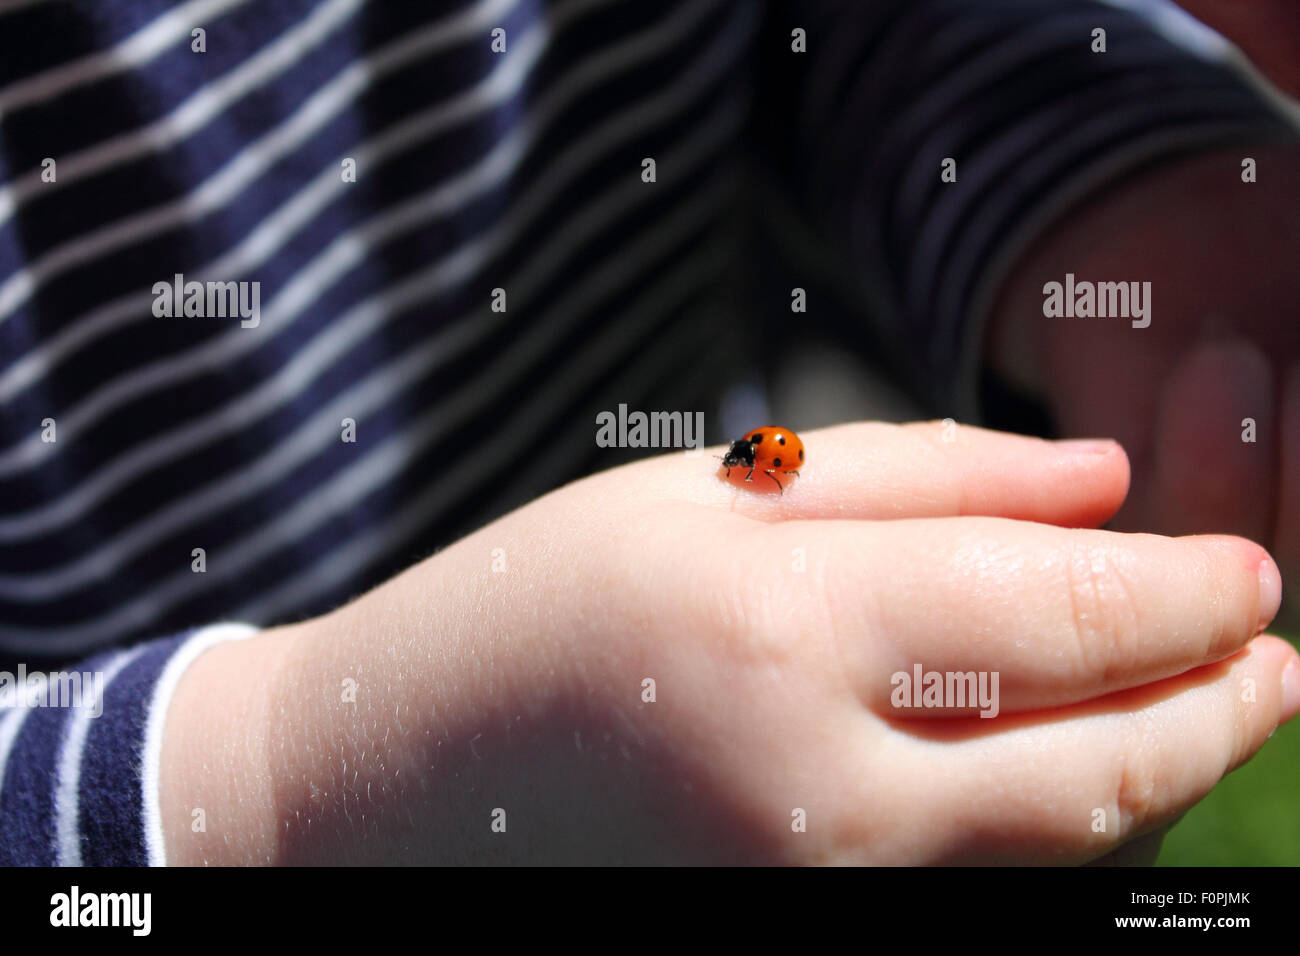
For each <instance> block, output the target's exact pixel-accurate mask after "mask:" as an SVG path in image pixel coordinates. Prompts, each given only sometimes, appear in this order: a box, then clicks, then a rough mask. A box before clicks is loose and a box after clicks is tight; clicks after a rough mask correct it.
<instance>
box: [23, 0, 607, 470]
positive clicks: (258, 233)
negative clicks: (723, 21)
mask: <svg viewBox="0 0 1300 956" xmlns="http://www.w3.org/2000/svg"><path fill="white" fill-rule="evenodd" d="M603 2H611V0H603ZM576 9H578V8H575V7H569V8H565V9H562V10H561V11H559V14H558V15H557V16H556V18H555V20H556V23H557V24H558V23H561V22H563V21H564V19H565V15H566V11H567V10H576ZM453 39H455V37H453ZM518 47H519V44H517V43H516V44H515V45H514V48H513V49H512V50H511V53H510V54H509V55H508V56H507V57H504V58H502V62H501V63H499V64H498V65H497V66H496V67H495V68H494V69H493V72H492V73H491V74H489V76H487V77H486V78H484V79H483V80H481V81H480V82H479V83H478V84H476V85H475V86H474V87H471V88H470V89H469V90H468V91H466V92H465V93H463V94H461V95H460V96H458V97H454V98H452V99H449V100H446V101H444V102H442V103H439V104H438V105H436V106H434V107H432V108H430V109H428V110H425V111H423V112H421V113H417V114H414V115H413V116H411V117H409V118H407V119H405V120H403V121H402V122H400V123H398V124H395V125H394V126H392V127H390V128H389V129H388V130H386V131H385V132H383V133H381V134H380V135H378V136H376V137H374V138H372V139H370V140H367V141H366V142H364V143H361V144H358V145H357V146H356V148H355V149H351V150H348V151H347V152H346V153H345V154H344V155H346V156H349V157H352V158H354V159H356V161H357V167H358V169H365V168H367V167H371V166H377V165H378V164H379V163H380V162H381V161H382V160H385V159H387V158H390V157H391V156H395V155H400V154H401V153H402V152H403V151H405V150H406V149H408V148H414V147H415V146H417V145H418V144H419V143H420V142H421V141H423V140H425V139H428V138H430V137H432V136H434V135H436V134H437V133H439V132H441V131H443V130H444V129H447V128H448V127H450V126H451V125H452V124H453V123H456V122H462V121H464V120H466V119H469V118H472V117H473V116H474V115H475V114H477V113H480V112H485V111H487V110H489V109H491V108H492V107H494V106H496V105H497V104H498V103H499V102H501V101H504V100H507V99H509V98H511V97H512V96H514V95H515V94H516V93H517V92H518V90H519V87H520V86H521V85H522V81H523V80H524V79H525V77H526V76H527V73H526V71H525V70H520V69H518V63H517V61H516V60H515V58H516V57H518V56H519V50H518ZM527 52H529V50H528V49H527V48H526V49H525V53H527ZM498 74H501V76H502V77H504V79H501V78H499V77H498ZM341 159H342V157H337V158H336V159H335V160H333V161H331V163H330V164H328V165H327V166H326V167H325V168H324V169H322V170H321V172H320V173H319V174H318V175H317V176H316V178H315V179H313V180H312V181H311V183H310V184H309V185H308V186H307V187H305V188H304V189H302V190H300V191H299V192H298V193H297V194H296V195H295V196H294V197H293V198H292V199H290V200H288V201H287V202H285V203H283V204H282V205H281V206H279V207H278V208H277V209H276V210H275V212H274V213H272V214H271V215H269V216H267V217H266V218H265V219H263V220H262V221H261V222H260V223H259V224H258V225H257V226H256V227H255V228H254V229H253V230H252V231H251V232H250V233H249V234H248V235H247V236H246V237H245V238H244V239H242V240H241V241H240V242H239V243H238V244H236V245H235V246H233V247H232V248H231V249H229V250H227V251H226V252H224V253H222V255H221V256H219V257H218V258H216V259H213V260H212V261H210V262H206V263H204V264H202V265H200V266H197V267H195V268H193V269H190V270H188V271H189V272H190V273H191V274H192V276H191V277H192V278H194V279H198V280H200V281H206V280H207V279H220V280H229V279H231V278H234V277H235V276H238V275H245V274H247V273H249V272H251V271H252V270H253V269H255V268H256V267H258V266H260V265H263V264H265V262H266V261H267V260H268V259H270V258H271V256H272V255H274V254H275V253H276V252H278V251H279V250H280V249H281V248H283V247H284V246H285V245H286V244H287V243H288V242H289V240H290V239H292V238H293V237H294V235H295V234H296V233H297V232H298V230H300V229H301V228H302V227H303V226H304V225H306V224H307V223H309V222H311V221H312V220H313V219H314V218H315V217H316V216H317V215H318V214H319V213H320V212H321V210H323V209H324V208H325V207H326V206H328V205H329V203H331V202H332V201H333V200H335V199H337V198H338V197H339V196H340V195H342V194H343V193H344V192H345V191H346V190H347V188H348V184H346V183H344V182H343V180H342V177H341V176H339V162H340V160H341ZM169 278H170V277H169ZM153 298H154V297H153V295H152V293H140V294H129V295H125V296H120V297H119V298H117V299H115V300H114V301H112V302H110V303H107V304H105V305H103V306H100V307H98V308H96V309H93V310H92V311H90V312H88V313H86V314H85V315H82V316H78V317H77V318H75V319H73V320H72V321H71V322H69V323H68V324H67V325H66V326H65V327H64V328H63V329H61V330H60V331H59V332H58V333H57V334H56V335H55V336H54V337H53V338H52V339H50V340H48V341H45V342H42V343H40V345H39V346H37V348H35V349H33V350H32V351H31V352H30V353H28V354H27V355H26V356H24V357H23V358H22V359H21V360H19V361H17V362H15V363H14V364H13V365H11V366H10V367H9V368H7V369H5V370H4V371H3V372H0V402H3V401H8V400H10V399H12V398H13V397H14V395H16V394H17V393H18V392H19V391H21V390H22V389H24V388H27V387H29V386H31V385H32V384H34V383H35V382H37V381H39V380H40V379H41V378H42V377H43V376H45V375H47V374H49V373H50V372H51V371H52V370H53V368H54V367H55V366H56V364H57V363H58V362H60V361H62V360H63V359H64V358H66V357H67V356H68V355H69V354H70V353H71V352H73V351H75V350H76V349H79V348H82V347H84V346H85V345H87V344H88V343H89V342H92V341H94V340H95V339H96V338H99V337H100V336H103V335H107V334H109V333H110V332H112V331H115V330H116V329H119V328H121V327H123V326H125V325H128V324H134V323H135V322H141V321H146V320H149V319H151V318H152V304H153ZM39 452H40V449H36V453H37V454H39ZM4 460H6V456H0V462H3V461H4ZM3 473H4V472H3V471H2V470H0V474H3Z"/></svg>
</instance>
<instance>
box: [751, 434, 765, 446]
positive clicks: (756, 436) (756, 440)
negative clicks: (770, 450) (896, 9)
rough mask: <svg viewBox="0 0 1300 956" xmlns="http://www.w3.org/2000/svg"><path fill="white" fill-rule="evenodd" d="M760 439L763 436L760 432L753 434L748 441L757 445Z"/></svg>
mask: <svg viewBox="0 0 1300 956" xmlns="http://www.w3.org/2000/svg"><path fill="white" fill-rule="evenodd" d="M762 440H763V436H762V435H761V434H758V435H755V436H754V437H753V438H751V439H750V440H749V441H750V443H751V444H754V445H757V444H758V443H759V442H761V441H762Z"/></svg>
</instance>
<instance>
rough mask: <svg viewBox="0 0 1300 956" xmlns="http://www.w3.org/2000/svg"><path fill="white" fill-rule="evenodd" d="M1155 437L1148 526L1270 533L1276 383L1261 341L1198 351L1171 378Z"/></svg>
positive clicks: (1262, 536) (1166, 530)
mask: <svg viewBox="0 0 1300 956" xmlns="http://www.w3.org/2000/svg"><path fill="white" fill-rule="evenodd" d="M1154 437H1155V450H1154V462H1153V465H1154V467H1153V472H1154V473H1153V481H1152V496H1151V499H1150V500H1151V502H1152V511H1153V519H1154V523H1152V524H1148V525H1147V526H1146V527H1145V528H1144V529H1143V530H1149V531H1158V532H1160V533H1163V534H1191V533H1194V532H1196V533H1202V532H1216V533H1221V534H1239V535H1241V536H1242V537H1246V538H1250V539H1252V540H1255V541H1266V540H1269V538H1268V535H1269V533H1270V532H1271V531H1272V530H1273V514H1272V510H1273V486H1274V476H1275V462H1274V447H1275V442H1274V441H1273V385H1272V371H1271V369H1270V366H1269V363H1268V360H1267V359H1266V358H1265V357H1264V354H1263V353H1262V352H1261V351H1260V350H1259V349H1258V348H1256V347H1255V346H1253V345H1250V344H1249V343H1246V342H1231V343H1219V344H1214V345H1208V346H1205V347H1203V348H1201V349H1199V350H1197V351H1196V352H1194V353H1193V354H1192V355H1191V356H1190V357H1189V358H1188V359H1187V360H1186V361H1184V362H1183V364H1182V365H1180V366H1179V367H1178V368H1177V369H1176V370H1175V371H1174V372H1173V374H1172V375H1171V376H1170V378H1169V379H1168V382H1167V384H1166V386H1165V389H1164V395H1163V397H1162V400H1161V405H1160V412H1159V415H1158V418H1157V420H1156V427H1155V436H1154ZM1247 439H1249V440H1247Z"/></svg>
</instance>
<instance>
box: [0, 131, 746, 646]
mask: <svg viewBox="0 0 1300 956" xmlns="http://www.w3.org/2000/svg"><path fill="white" fill-rule="evenodd" d="M734 117H735V114H734V111H733V112H732V118H731V119H730V121H710V122H709V123H708V124H707V125H706V127H705V130H706V131H705V133H704V134H703V135H701V136H699V137H695V138H693V139H692V140H691V141H690V143H689V145H688V147H687V150H686V151H687V152H689V153H692V154H694V159H693V160H689V161H688V160H687V158H686V156H684V155H683V156H669V157H661V160H660V162H661V168H663V169H675V170H680V171H682V172H683V174H684V173H686V172H687V171H689V169H690V168H692V167H693V164H694V163H695V162H700V161H702V160H703V159H705V158H707V156H708V155H710V152H709V150H708V149H707V147H713V146H714V145H715V144H714V143H713V142H712V141H713V140H721V139H723V138H725V136H728V135H731V134H732V133H733V132H734V129H735V127H736V125H737V122H738V120H736V119H735V118H734ZM716 194H717V189H716V188H715V189H713V190H712V194H711V193H710V192H709V191H707V190H701V191H700V192H699V193H697V194H695V195H693V196H692V197H690V198H688V199H686V200H684V201H683V204H682V208H680V209H678V210H677V211H676V212H675V213H674V215H673V217H672V218H671V219H669V220H666V221H665V222H664V223H663V224H661V225H660V226H659V227H658V228H656V229H655V230H653V231H652V232H650V233H648V234H646V236H644V237H643V238H641V239H640V240H638V242H637V243H636V245H635V246H634V247H632V248H629V249H628V250H626V253H625V254H624V255H621V256H620V259H619V260H618V262H617V263H616V266H617V270H613V271H614V275H615V276H616V277H617V276H623V275H624V274H625V273H627V274H634V273H635V267H636V266H638V265H639V263H640V262H642V261H645V260H647V259H652V258H653V257H654V254H655V252H656V251H662V250H663V249H665V248H670V247H671V245H672V242H673V241H674V240H677V239H679V238H680V237H681V236H682V235H684V234H686V233H687V232H689V227H691V226H692V225H697V224H698V223H699V222H701V221H703V220H704V219H705V218H706V216H707V215H711V214H714V213H715V212H716V210H715V208H714V206H715V204H716V201H717V200H716ZM647 196H648V192H647V190H646V188H645V186H644V184H642V183H641V182H640V180H639V179H633V181H632V182H630V183H628V184H626V185H625V186H623V187H622V188H621V189H620V190H614V191H611V192H610V193H608V194H606V195H605V196H603V197H601V201H600V202H599V203H598V204H597V205H596V207H595V208H593V209H590V210H588V211H587V213H586V214H584V215H583V216H580V217H575V218H574V219H571V220H570V221H569V223H568V226H569V227H574V228H575V230H576V226H578V225H581V226H583V227H584V232H587V233H594V232H598V231H599V229H600V228H601V227H602V226H604V225H606V224H608V223H609V222H611V221H617V219H618V217H619V216H620V215H622V214H623V212H624V209H623V207H624V206H627V205H632V204H633V203H632V202H630V201H629V200H635V199H644V198H646V197H647ZM587 220H590V221H591V225H588V223H587ZM582 238H585V237H583V236H578V237H576V241H572V245H574V246H577V245H580V242H581V239H582ZM567 245H569V243H562V242H561V241H560V239H559V237H556V241H555V242H553V243H548V244H547V245H546V246H545V247H544V248H543V250H542V252H543V255H544V256H545V257H548V258H549V259H551V260H555V262H554V265H548V266H547V269H546V270H545V271H549V270H550V269H553V268H554V267H555V266H558V265H559V264H560V262H562V256H561V255H559V253H567V249H566V248H565V246H567ZM629 263H630V264H631V265H629ZM539 266H540V263H539ZM539 271H543V270H541V269H540V268H539ZM610 273H611V270H610V269H606V270H605V271H603V272H600V273H596V274H595V275H594V276H590V277H588V279H587V280H586V281H585V282H584V283H583V284H581V285H580V286H577V287H575V288H577V289H578V290H580V291H581V293H582V297H584V298H585V297H588V296H590V295H591V294H592V293H591V289H592V288H593V283H596V282H597V281H599V283H601V286H597V287H596V288H603V286H604V285H608V284H610V283H611V276H610ZM416 278H419V279H424V280H425V281H426V282H427V278H426V277H425V276H424V275H423V274H420V275H417V276H416ZM402 292H403V300H402V304H401V307H403V308H409V307H411V306H412V305H414V304H416V303H418V302H419V301H420V298H421V297H422V294H423V295H427V294H428V293H427V291H426V290H425V289H424V287H423V286H421V285H414V286H410V285H408V286H407V287H406V288H405V289H403V290H402ZM577 298H578V297H577V296H576V295H575V294H574V293H572V292H571V297H570V298H566V299H565V300H563V301H562V302H560V303H559V304H558V305H557V306H556V307H555V308H553V309H551V310H548V312H547V314H546V316H545V318H539V320H538V322H537V323H536V328H537V329H538V330H546V329H554V328H556V327H558V325H559V324H560V320H561V319H563V317H565V316H574V315H577V314H579V312H580V301H581V300H580V299H578V301H574V299H577ZM476 317H477V316H476V314H475V315H470V316H467V317H465V318H463V319H461V320H460V322H459V323H457V324H456V325H455V326H453V327H451V328H449V329H447V330H440V331H439V332H438V333H436V334H437V335H438V336H439V338H440V339H441V338H443V337H448V336H452V335H455V334H460V335H464V334H465V330H466V327H467V326H472V323H473V321H474V319H475V318H476ZM372 374H374V375H380V376H382V374H383V370H378V371H377V372H375V373H372ZM471 393H472V394H473V395H474V396H476V397H477V399H478V401H480V402H481V401H483V400H484V399H485V398H486V397H487V395H486V393H485V392H484V391H483V390H482V389H480V388H472V389H471ZM444 413H445V409H443V408H441V407H438V408H435V409H433V410H432V411H431V412H429V413H426V414H425V415H423V416H422V417H421V418H420V419H419V424H420V426H422V427H424V428H425V429H426V430H427V429H432V430H435V431H437V432H438V433H441V431H442V430H443V429H444V428H445V427H446V425H447V423H448V421H449V419H447V418H446V417H444ZM409 431H410V429H409V428H408V432H409ZM406 436H407V433H401V434H399V435H397V436H394V437H390V439H389V440H388V441H386V442H385V443H384V444H382V445H380V446H379V447H378V448H376V449H374V450H373V451H370V452H369V453H367V454H366V455H365V457H363V458H361V459H359V460H358V461H357V462H355V463H354V464H352V465H349V466H347V467H346V468H344V469H342V470H341V471H339V472H338V473H336V474H335V475H334V476H333V477H331V478H330V479H329V480H328V481H327V482H326V483H324V484H322V485H320V486H319V487H317V488H315V489H313V490H312V492H311V493H310V494H309V495H307V496H305V497H303V498H301V499H299V501H298V502H297V503H296V504H295V505H294V507H293V508H291V509H290V510H289V511H288V512H287V513H286V514H284V515H282V516H281V517H280V518H278V519H276V520H275V521H272V522H269V523H267V524H264V525H262V526H260V527H259V528H258V529H257V531H256V532H254V533H253V534H251V535H248V536H246V537H245V538H244V539H243V540H241V541H240V542H238V543H237V544H235V545H234V546H233V547H229V546H227V547H224V548H223V549H222V551H221V554H220V556H219V559H217V557H216V556H213V555H210V556H209V560H208V567H207V572H206V573H205V574H203V575H196V574H193V573H191V572H190V571H189V570H188V568H186V570H185V571H183V572H179V573H177V574H174V575H172V576H171V577H170V578H168V579H166V580H165V581H163V582H161V583H160V584H159V585H158V586H156V587H155V588H154V589H153V590H151V591H149V592H147V593H145V594H143V595H140V596H139V597H137V598H135V599H133V600H131V601H129V602H127V603H125V604H123V605H120V606H118V607H117V608H115V609H113V610H112V611H110V612H107V613H105V614H103V615H101V616H99V617H97V618H94V619H92V620H88V621H87V622H86V623H84V624H72V625H63V626H60V627H56V628H48V629H23V630H17V629H11V628H4V627H0V638H2V639H3V640H4V642H5V644H6V646H9V647H10V648H13V649H16V650H23V649H26V648H28V647H37V648H42V649H44V650H46V651H47V652H56V651H63V652H66V651H70V650H75V649H79V648H84V647H86V646H87V645H89V644H93V643H96V642H103V641H106V640H110V639H112V638H113V637H114V636H116V635H118V634H120V633H122V632H125V631H129V630H131V629H141V628H145V627H148V626H151V625H152V624H153V622H154V621H155V620H156V619H157V618H158V617H159V616H160V615H161V614H162V613H163V612H164V611H166V609H167V608H169V607H171V606H173V605H174V604H175V603H177V602H178V601H181V600H183V599H185V598H186V597H188V596H189V595H191V594H193V593H195V592H197V591H200V590H203V589H204V588H208V587H211V586H212V583H213V582H215V581H219V580H222V579H224V578H226V577H230V576H234V575H238V574H240V573H242V571H243V569H244V567H246V566H247V565H248V564H249V563H251V562H253V561H256V560H258V559H259V558H261V557H262V556H264V555H265V554H267V553H269V552H270V551H273V550H274V549H276V548H278V547H282V546H283V545H284V543H285V542H286V541H292V540H295V539H296V538H298V537H301V536H303V535H305V534H308V533H310V532H311V531H312V530H313V529H315V528H316V527H318V526H319V525H320V524H321V523H323V522H325V521H328V520H330V519H331V518H332V517H333V516H334V515H335V514H337V513H341V512H346V511H347V510H348V508H350V507H351V506H352V504H353V503H354V502H355V501H356V500H357V498H358V497H360V496H362V495H364V494H365V493H366V490H367V489H370V488H374V487H378V486H379V485H381V484H382V483H383V482H384V481H385V480H387V479H388V478H389V477H390V476H391V475H392V474H394V473H396V472H397V471H398V470H400V469H401V468H402V467H403V466H405V464H406V463H407V462H408V461H409V459H410V457H411V454H412V449H410V448H408V447H404V446H403V445H402V441H403V440H405V439H406ZM432 437H435V436H433V435H432V434H430V435H429V440H432Z"/></svg>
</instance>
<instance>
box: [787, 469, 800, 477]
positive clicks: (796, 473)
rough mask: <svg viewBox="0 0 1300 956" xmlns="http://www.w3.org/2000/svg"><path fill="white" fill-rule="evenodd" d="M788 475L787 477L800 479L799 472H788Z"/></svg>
mask: <svg viewBox="0 0 1300 956" xmlns="http://www.w3.org/2000/svg"><path fill="white" fill-rule="evenodd" d="M786 474H787V475H794V476H795V477H796V478H797V477H799V472H797V471H787V472H786Z"/></svg>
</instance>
